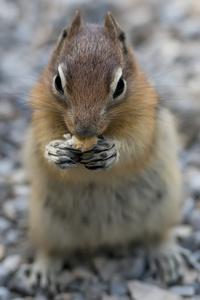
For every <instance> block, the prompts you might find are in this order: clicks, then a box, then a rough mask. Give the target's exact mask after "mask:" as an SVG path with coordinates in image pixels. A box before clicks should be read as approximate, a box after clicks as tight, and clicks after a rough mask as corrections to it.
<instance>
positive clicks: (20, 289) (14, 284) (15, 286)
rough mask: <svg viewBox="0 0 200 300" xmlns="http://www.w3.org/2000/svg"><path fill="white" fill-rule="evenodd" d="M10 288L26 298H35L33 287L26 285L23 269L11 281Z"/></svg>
mask: <svg viewBox="0 0 200 300" xmlns="http://www.w3.org/2000/svg"><path fill="white" fill-rule="evenodd" d="M9 288H10V289H11V290H12V291H13V292H17V293H19V294H21V295H24V296H33V294H34V293H33V291H32V289H31V287H29V286H28V285H27V283H26V279H25V278H24V276H23V275H22V273H21V269H19V270H18V272H17V273H16V274H15V276H13V278H12V279H11V280H10V281H9Z"/></svg>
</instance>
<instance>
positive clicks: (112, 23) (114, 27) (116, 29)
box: [104, 12, 127, 53]
mask: <svg viewBox="0 0 200 300" xmlns="http://www.w3.org/2000/svg"><path fill="white" fill-rule="evenodd" d="M104 30H105V32H107V33H108V34H109V35H111V36H112V37H113V39H115V38H117V39H118V40H119V42H120V44H121V46H122V49H123V51H124V52H125V53H127V43H126V36H125V33H124V31H123V30H122V29H121V28H120V26H119V24H118V23H117V21H116V20H115V18H114V16H113V15H112V13H111V12H108V13H107V14H106V16H105V20H104Z"/></svg>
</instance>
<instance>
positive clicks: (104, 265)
mask: <svg viewBox="0 0 200 300" xmlns="http://www.w3.org/2000/svg"><path fill="white" fill-rule="evenodd" d="M93 264H94V267H95V269H96V270H97V272H98V273H99V276H100V277H101V279H102V280H103V281H109V280H110V278H112V276H113V275H114V273H115V272H116V271H117V267H118V265H117V261H115V260H108V259H106V258H104V257H96V258H95V259H94V260H93Z"/></svg>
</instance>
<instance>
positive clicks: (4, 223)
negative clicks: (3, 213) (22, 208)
mask: <svg viewBox="0 0 200 300" xmlns="http://www.w3.org/2000/svg"><path fill="white" fill-rule="evenodd" d="M11 227H12V223H11V222H9V221H8V220H6V219H5V218H3V217H0V233H1V234H2V233H3V232H5V231H7V230H8V229H10V228H11Z"/></svg>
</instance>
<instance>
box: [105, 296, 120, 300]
mask: <svg viewBox="0 0 200 300" xmlns="http://www.w3.org/2000/svg"><path fill="white" fill-rule="evenodd" d="M120 299H121V298H118V297H117V296H103V298H101V300H120Z"/></svg>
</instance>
